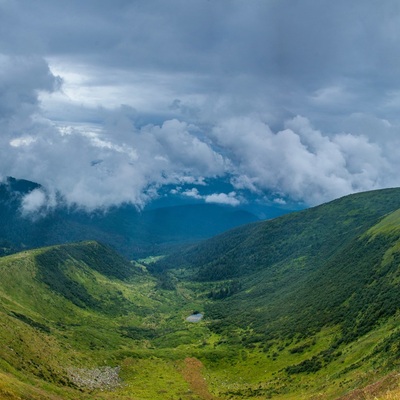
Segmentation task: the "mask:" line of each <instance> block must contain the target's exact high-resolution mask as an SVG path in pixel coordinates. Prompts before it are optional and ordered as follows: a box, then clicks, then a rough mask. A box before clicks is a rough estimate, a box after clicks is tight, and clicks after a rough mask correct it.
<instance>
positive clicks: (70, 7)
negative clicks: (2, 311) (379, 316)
mask: <svg viewBox="0 0 400 400" xmlns="http://www.w3.org/2000/svg"><path fill="white" fill-rule="evenodd" d="M399 22H400V4H399V3H398V2H397V1H394V0H393V1H392V0H387V1H383V2H378V1H375V0H355V1H351V2H348V1H342V0H339V1H334V2H332V1H327V0H302V1H300V0H279V1H278V0H252V1H250V2H244V1H242V0H219V1H209V0H193V1H187V0H170V1H164V0H151V1H144V0H136V1H131V0H129V1H122V0H117V1H112V2H111V1H105V0H86V1H75V0H74V1H68V2H55V1H50V0H38V1H35V2H32V1H28V0H20V1H18V0H16V1H15V0H0V66H1V69H0V89H1V91H0V123H1V128H2V132H1V139H0V140H1V149H0V152H1V154H0V155H1V161H0V166H1V175H2V176H5V175H7V174H12V175H14V176H17V177H22V178H28V179H34V180H36V181H38V182H40V183H44V184H46V185H48V186H49V187H52V188H53V189H54V190H55V189H58V190H61V191H62V192H63V193H64V194H65V195H66V196H67V200H68V201H69V202H76V203H80V204H83V205H85V206H87V207H96V206H103V205H104V206H107V205H110V204H113V203H118V202H122V201H131V202H134V203H136V204H144V203H145V202H146V201H148V200H149V198H151V197H152V196H154V191H155V190H156V189H157V187H159V186H160V185H163V184H165V183H171V182H177V183H178V182H180V181H182V180H185V179H189V178H190V179H201V178H202V177H216V176H223V175H224V174H226V173H229V174H231V175H232V176H233V182H234V183H235V185H236V186H237V187H238V188H240V187H247V188H249V189H251V190H253V191H254V192H256V193H260V194H262V192H268V191H273V192H275V193H278V194H280V195H282V196H290V197H292V198H294V199H296V200H299V201H306V202H308V203H310V204H315V203H318V202H321V201H325V200H328V199H331V198H334V197H337V196H339V195H343V194H346V193H350V192H353V191H359V190H367V189H372V188H378V187H385V186H390V185H398V184H399V183H400V181H399V179H398V177H397V170H398V167H399V161H398V157H397V154H396V149H397V148H398V144H399V125H400V121H399V113H398V109H399V107H400V73H399V72H398V71H399V70H400V69H399V64H400V34H399V33H400V32H399V30H400V28H399V27H400V24H399ZM61 82H62V83H63V84H62V86H61V88H60V84H61ZM72 157H74V158H75V159H76V160H77V161H76V162H75V163H74V164H73V165H71V163H70V159H71V158H72ZM98 160H101V162H98ZM127 182H128V183H127ZM43 199H44V197H43V194H42V193H39V192H38V193H35V194H34V196H33V197H32V198H30V199H27V202H26V204H27V206H26V208H27V209H29V210H31V209H32V208H35V206H36V205H38V204H39V203H40V202H41V201H42V200H43ZM232 199H234V201H233V200H232ZM28 200H29V201H28ZM215 200H218V201H227V200H229V201H230V202H231V203H232V204H233V203H234V202H235V204H236V203H237V201H239V200H237V199H236V197H234V196H233V195H230V194H220V195H219V197H218V198H215Z"/></svg>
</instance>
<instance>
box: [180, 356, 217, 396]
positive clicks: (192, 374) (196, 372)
mask: <svg viewBox="0 0 400 400" xmlns="http://www.w3.org/2000/svg"><path fill="white" fill-rule="evenodd" d="M202 368H203V363H202V362H201V361H200V360H198V359H197V358H186V359H185V368H184V370H183V371H182V375H183V377H184V379H185V381H186V382H188V383H189V385H190V389H191V390H192V391H193V393H195V394H196V395H197V396H199V397H201V398H202V399H204V400H217V398H216V397H214V396H213V395H212V394H211V393H210V392H209V391H208V387H207V382H206V380H205V378H204V377H203V375H202V374H201V370H202Z"/></svg>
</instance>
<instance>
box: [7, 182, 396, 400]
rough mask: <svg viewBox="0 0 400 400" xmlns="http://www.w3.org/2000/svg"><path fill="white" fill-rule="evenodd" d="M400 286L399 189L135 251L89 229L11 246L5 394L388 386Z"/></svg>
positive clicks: (259, 393) (364, 390)
mask: <svg viewBox="0 0 400 400" xmlns="http://www.w3.org/2000/svg"><path fill="white" fill-rule="evenodd" d="M399 288H400V189H389V190H382V191H375V192H369V193H360V194H357V195H353V196H348V197H345V198H342V199H339V200H336V201H334V202H331V203H328V204H325V205H322V206H319V207H316V208H313V209H310V210H306V211H302V212H298V213H295V214H290V215H286V216H283V217H279V218H277V219H275V220H272V221H266V222H262V223H253V224H251V225H247V226H245V227H243V228H238V229H235V230H233V231H229V232H226V233H225V234H223V235H220V236H218V237H215V238H213V239H210V240H208V241H205V242H203V243H200V244H198V245H194V246H189V247H187V248H186V249H185V250H183V251H181V252H179V253H174V254H171V255H169V256H167V257H164V258H162V259H159V258H157V257H153V258H148V259H146V260H143V261H142V262H141V263H139V262H129V261H127V260H125V259H124V258H123V257H121V256H120V255H118V254H117V253H115V252H114V251H113V250H111V249H110V248H109V247H107V246H104V245H102V244H99V243H98V242H94V241H89V242H80V243H74V244H68V245H60V246H53V247H47V248H39V249H35V250H29V251H24V252H21V253H17V254H13V255H9V256H4V257H1V258H0V343H1V344H2V345H1V346H0V398H9V399H137V400H139V399H149V400H150V399H176V400H178V399H181V400H182V399H192V400H194V399H206V400H209V399H221V400H222V399H257V400H259V399H267V398H273V399H281V400H282V399H300V400H301V399H304V400H305V399H327V400H328V399H338V398H341V399H342V400H345V399H375V398H376V399H379V400H381V399H382V400H383V399H390V398H396V397H388V396H391V395H393V396H396V394H398V393H399V391H400V382H399V378H398V375H397V372H396V371H397V369H398V368H399V366H400V350H399V345H398V343H399V339H400V325H399V323H400V319H399V318H400V314H399V309H400V300H399V298H400V297H399V296H398V293H399ZM192 313H202V314H204V318H203V319H201V320H200V322H197V323H193V322H188V321H186V318H187V317H188V316H189V315H191V314H192ZM197 315H199V314H197ZM372 383H374V384H373V385H371V384H372ZM368 385H369V386H368ZM346 396H347V397H346ZM368 396H369V397H368Z"/></svg>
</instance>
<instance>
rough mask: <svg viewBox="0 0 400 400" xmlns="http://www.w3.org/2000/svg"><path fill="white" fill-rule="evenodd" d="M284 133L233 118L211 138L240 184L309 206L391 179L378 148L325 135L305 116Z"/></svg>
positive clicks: (392, 171)
mask: <svg viewBox="0 0 400 400" xmlns="http://www.w3.org/2000/svg"><path fill="white" fill-rule="evenodd" d="M285 128H286V129H284V130H281V131H278V132H276V133H274V132H272V130H271V129H270V128H269V126H268V125H267V124H265V123H263V122H262V121H260V120H259V119H257V118H235V119H232V120H229V121H224V122H223V123H222V124H220V125H219V126H218V127H215V129H214V130H213V133H212V135H213V137H214V138H215V140H216V141H217V143H218V144H219V145H220V146H221V147H223V148H224V152H225V154H226V156H227V158H229V161H230V163H231V165H233V166H234V169H233V171H234V173H235V174H236V175H238V176H240V179H239V182H241V183H242V182H251V184H252V185H253V186H255V187H256V188H257V189H259V190H261V191H268V190H272V191H274V192H275V193H277V194H281V195H287V196H290V197H291V198H292V199H295V200H298V201H305V202H306V203H308V204H318V203H321V202H323V201H326V200H330V199H333V198H335V197H339V196H342V195H345V194H348V193H352V192H356V191H362V190H370V189H374V188H379V187H385V186H386V185H388V184H390V182H392V179H393V178H395V176H396V173H395V169H394V168H393V165H390V164H389V163H388V161H387V159H386V158H385V155H384V154H382V149H381V147H380V146H379V145H378V144H377V143H372V142H370V141H369V140H368V139H367V138H366V137H365V136H362V135H351V134H344V133H339V134H335V135H331V136H328V135H324V134H323V133H321V132H320V131H318V130H316V129H314V128H313V127H312V125H311V124H310V122H309V121H308V120H307V119H306V118H304V117H295V118H293V119H291V120H289V121H287V122H286V124H285ZM241 186H242V184H240V185H239V187H241Z"/></svg>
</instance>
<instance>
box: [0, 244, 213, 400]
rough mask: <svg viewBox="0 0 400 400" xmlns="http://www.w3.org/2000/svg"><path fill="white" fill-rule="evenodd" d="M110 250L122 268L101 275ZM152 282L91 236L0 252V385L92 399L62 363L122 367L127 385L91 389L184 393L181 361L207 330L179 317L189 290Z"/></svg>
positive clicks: (153, 395)
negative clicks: (73, 242) (7, 253)
mask: <svg viewBox="0 0 400 400" xmlns="http://www.w3.org/2000/svg"><path fill="white" fill-rule="evenodd" d="M111 257H113V258H114V259H115V261H116V263H117V264H118V263H119V265H118V266H119V267H120V268H119V269H118V270H115V271H114V272H113V271H112V269H111V273H110V270H108V271H107V275H109V276H107V275H105V274H102V273H101V272H104V271H103V267H104V266H105V265H106V264H107V263H108V262H109V261H110V259H111ZM124 263H125V264H124ZM128 269H130V271H128ZM49 271H50V273H49ZM99 271H100V272H99ZM121 271H122V276H118V278H117V277H115V276H113V275H120V274H121ZM128 272H129V273H128ZM46 273H47V275H46ZM121 278H122V279H121ZM60 282H62V285H60ZM157 285H158V282H157V281H156V280H155V279H154V278H151V277H150V276H149V275H148V274H147V273H146V272H145V271H143V270H142V269H141V268H140V267H138V266H135V265H134V264H131V263H128V262H124V261H123V260H122V259H120V257H119V256H118V255H117V254H115V253H113V252H111V251H110V250H109V249H107V248H105V247H103V246H101V245H99V244H97V243H95V242H92V243H81V244H76V245H67V246H57V247H51V248H46V249H39V250H33V251H26V252H23V253H19V254H15V255H11V256H7V257H3V258H0V342H1V343H2V346H0V371H1V376H0V393H2V394H3V395H4V396H5V393H9V396H11V394H13V395H14V396H17V397H15V398H19V397H18V396H20V397H21V398H24V399H31V398H71V399H76V398H93V397H92V396H94V395H93V394H89V393H87V392H85V391H84V392H83V393H81V392H80V391H77V390H76V387H75V388H74V384H73V382H72V381H71V378H70V374H69V372H68V371H70V370H71V369H72V370H76V369H82V368H87V369H93V368H96V367H103V366H111V367H116V366H120V367H121V372H120V375H121V376H122V377H123V378H124V386H122V387H120V388H118V389H117V390H116V391H113V392H112V394H107V392H103V393H101V392H98V393H97V394H96V396H98V397H96V398H121V399H122V398H147V399H158V398H160V399H161V398H165V397H164V396H167V397H168V396H170V398H179V397H181V398H190V397H188V390H189V387H188V383H187V382H186V381H185V379H184V378H183V375H182V373H181V369H182V365H181V364H182V362H183V361H182V360H184V358H185V357H186V356H188V355H191V351H190V348H191V347H197V345H198V344H199V343H201V341H202V340H203V338H205V337H207V335H208V333H207V331H206V329H205V327H204V326H202V325H200V324H198V325H196V324H193V325H189V324H188V323H186V322H185V317H186V316H187V315H189V314H190V313H191V312H192V310H193V309H194V308H197V305H198V304H197V303H196V301H195V300H193V299H192V298H191V296H192V294H191V293H190V292H188V291H186V290H184V289H182V290H180V291H179V292H171V291H163V290H157ZM71 293H72V294H73V296H72V295H71ZM156 346H157V348H158V350H157V349H155V347H156ZM167 347H173V348H174V350H173V351H169V350H168V349H167ZM165 382H168V384H167V385H166V384H165ZM165 390H167V392H165ZM36 393H38V394H36ZM45 393H47V395H45ZM35 396H36V397H35ZM46 396H47V397H46ZM52 396H53V397H52ZM135 396H137V397H135ZM174 396H175V397H174ZM10 398H13V397H12V396H11V397H10Z"/></svg>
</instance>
